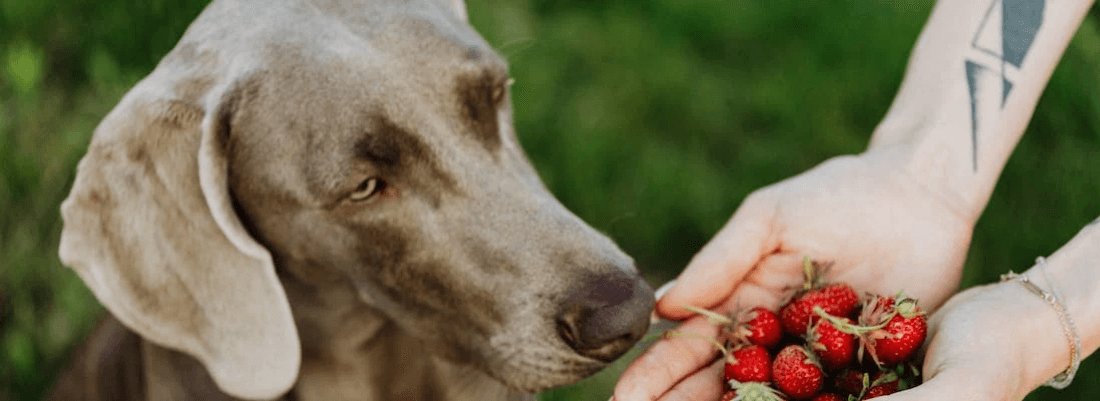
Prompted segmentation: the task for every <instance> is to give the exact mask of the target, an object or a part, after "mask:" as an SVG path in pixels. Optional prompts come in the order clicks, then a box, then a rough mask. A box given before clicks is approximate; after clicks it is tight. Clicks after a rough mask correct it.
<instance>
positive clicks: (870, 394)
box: [863, 383, 898, 400]
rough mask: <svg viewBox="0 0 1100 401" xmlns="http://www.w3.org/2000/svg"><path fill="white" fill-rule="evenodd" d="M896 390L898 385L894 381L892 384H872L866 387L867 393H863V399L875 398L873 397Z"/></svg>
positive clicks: (892, 392)
mask: <svg viewBox="0 0 1100 401" xmlns="http://www.w3.org/2000/svg"><path fill="white" fill-rule="evenodd" d="M897 391H898V387H897V384H896V383H895V384H894V385H893V386H890V385H886V384H881V385H878V386H872V387H871V388H869V389H867V394H864V395H863V399H864V400H869V399H872V398H875V397H882V396H884V395H890V394H894V393H896V392H897Z"/></svg>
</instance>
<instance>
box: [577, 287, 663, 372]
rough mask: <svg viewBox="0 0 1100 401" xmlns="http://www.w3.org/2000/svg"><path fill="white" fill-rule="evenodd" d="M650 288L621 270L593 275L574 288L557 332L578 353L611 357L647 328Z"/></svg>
mask: <svg viewBox="0 0 1100 401" xmlns="http://www.w3.org/2000/svg"><path fill="white" fill-rule="evenodd" d="M653 305H654V297H653V289H652V288H650V287H649V285H648V284H646V283H645V281H644V280H642V279H641V278H640V277H638V276H636V275H633V274H627V273H622V272H616V273H615V274H606V275H601V276H596V277H595V278H593V279H590V280H587V281H585V282H584V283H583V284H582V285H581V286H580V288H578V289H577V290H576V291H573V292H572V293H571V294H569V296H568V297H567V299H566V300H565V302H564V303H563V308H562V311H561V313H559V315H558V317H557V326H558V334H559V335H561V338H562V339H563V340H565V342H566V343H567V344H569V346H570V347H571V348H573V349H574V350H575V351H577V353H579V354H581V355H584V356H588V357H591V358H594V359H599V360H602V361H612V360H614V359H615V358H618V357H619V356H620V355H622V354H623V353H624V352H626V351H627V350H628V349H630V347H631V346H632V345H634V343H635V342H637V341H638V340H639V339H641V337H642V335H644V334H645V332H646V329H648V328H649V315H650V312H651V311H652V310H653Z"/></svg>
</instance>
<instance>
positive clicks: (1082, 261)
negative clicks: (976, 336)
mask: <svg viewBox="0 0 1100 401" xmlns="http://www.w3.org/2000/svg"><path fill="white" fill-rule="evenodd" d="M1094 228H1096V227H1094ZM1098 245H1100V229H1091V232H1090V228H1088V227H1086V229H1085V230H1082V232H1081V233H1080V234H1078V235H1077V237H1075V238H1074V239H1073V240H1072V241H1070V242H1069V243H1068V244H1066V245H1065V246H1064V247H1063V248H1062V249H1059V250H1058V251H1057V252H1055V253H1054V254H1052V255H1051V256H1050V258H1048V259H1047V261H1046V262H1045V263H1039V264H1037V265H1036V266H1034V267H1032V268H1031V269H1029V270H1028V271H1027V272H1026V274H1027V276H1028V277H1029V278H1030V279H1031V281H1032V282H1034V283H1035V284H1036V285H1037V286H1038V287H1040V288H1042V289H1043V290H1045V291H1046V292H1049V293H1052V294H1054V295H1055V296H1056V297H1057V299H1058V304H1059V305H1060V307H1061V308H1063V309H1064V310H1062V311H1059V310H1058V307H1055V306H1053V305H1049V304H1046V302H1043V303H1044V304H1046V305H1045V306H1046V307H1047V309H1048V311H1047V312H1045V313H1044V312H1040V311H1036V313H1038V315H1032V316H1036V317H1035V318H1034V319H1032V320H1033V323H1037V327H1032V331H1031V332H1032V333H1035V334H1036V335H1035V336H1033V337H1032V338H1035V339H1036V340H1035V341H1034V342H1033V343H1032V344H1030V345H1031V346H1034V347H1035V349H1036V351H1035V353H1034V356H1035V359H1034V361H1035V363H1033V364H1031V365H1030V366H1029V368H1030V369H1029V373H1028V375H1027V377H1026V379H1027V383H1028V384H1030V385H1031V387H1030V388H1031V389H1034V388H1036V387H1038V386H1040V385H1043V384H1047V383H1048V381H1050V380H1051V379H1052V378H1054V377H1055V376H1057V375H1059V374H1062V373H1065V372H1067V369H1068V368H1070V366H1071V364H1073V363H1074V359H1073V358H1074V355H1073V352H1074V350H1076V352H1077V358H1078V359H1077V362H1079V361H1080V360H1081V359H1084V358H1085V356H1087V355H1088V354H1090V353H1092V352H1093V351H1095V350H1096V348H1097V346H1098V345H1100V338H1098V336H1097V334H1100V332H1098V330H1100V322H1098V321H1097V319H1096V318H1095V317H1093V316H1092V311H1095V310H1096V308H1097V307H1100V297H1097V296H1096V288H1095V286H1096V283H1097V282H1098V279H1100V275H1098V274H1097V273H1096V271H1097V269H1096V268H1097V267H1098V264H1097V261H1098V260H1100V259H1098V258H1100V246H1098ZM1006 284H1008V283H1006ZM1031 298H1035V299H1038V300H1040V301H1041V300H1042V298H1040V297H1038V296H1035V295H1034V294H1032V295H1031ZM1060 314H1064V315H1065V317H1066V318H1067V320H1063V319H1062V316H1060ZM1051 315H1052V316H1054V317H1055V319H1057V320H1055V321H1054V322H1053V323H1052V322H1050V319H1049V316H1051ZM1024 316H1028V315H1024ZM1071 321H1072V322H1071ZM1075 341H1076V344H1074V342H1075ZM1040 356H1042V357H1041V358H1040Z"/></svg>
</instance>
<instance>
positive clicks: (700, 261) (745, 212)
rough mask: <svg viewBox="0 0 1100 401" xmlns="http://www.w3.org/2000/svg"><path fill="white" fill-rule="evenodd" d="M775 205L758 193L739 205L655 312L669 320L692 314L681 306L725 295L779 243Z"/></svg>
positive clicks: (717, 299)
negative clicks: (774, 222)
mask: <svg viewBox="0 0 1100 401" xmlns="http://www.w3.org/2000/svg"><path fill="white" fill-rule="evenodd" d="M774 215H775V206H774V204H773V203H771V202H768V201H761V198H760V195H757V194H753V195H749V197H748V198H745V201H744V202H743V203H742V204H741V207H740V208H738V209H737V212H735V213H734V214H733V217H732V218H730V220H729V222H727V223H726V225H725V226H724V227H722V229H721V230H720V231H718V234H717V235H715V236H714V238H713V239H711V240H710V242H709V243H707V245H706V246H704V247H703V249H702V250H700V251H699V253H697V254H696V255H695V257H694V258H692V260H691V263H688V266H687V268H685V269H684V272H683V273H681V274H680V277H679V278H677V280H676V284H675V285H674V286H673V287H672V288H671V289H670V290H669V291H668V293H667V294H666V295H665V296H664V297H661V299H660V300H658V302H657V312H658V313H659V314H661V315H663V316H665V317H667V318H670V319H683V318H686V317H688V316H691V315H693V314H694V313H693V312H691V311H689V310H687V309H684V306H686V305H690V306H696V307H701V308H710V307H713V306H715V305H717V304H718V303H719V302H721V301H722V300H724V299H726V298H728V297H729V296H730V294H731V293H732V292H733V289H734V287H736V286H737V283H739V282H740V281H741V279H742V278H744V277H745V275H746V274H748V272H749V270H751V269H752V267H753V266H755V265H756V263H757V262H759V261H760V258H761V257H762V256H763V255H765V254H768V253H770V252H771V251H772V250H774V249H775V248H776V247H777V246H778V241H777V239H776V238H773V237H774V236H773V235H772V233H773V232H774V229H773V220H774Z"/></svg>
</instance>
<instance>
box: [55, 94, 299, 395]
mask: <svg viewBox="0 0 1100 401" xmlns="http://www.w3.org/2000/svg"><path fill="white" fill-rule="evenodd" d="M146 81H150V79H147V80H146ZM146 84H149V82H145V83H143V85H139V86H138V87H137V88H135V89H134V90H133V91H131V93H129V94H128V95H127V96H126V97H125V98H124V99H123V100H122V102H121V103H120V104H119V105H118V106H117V107H116V108H115V109H114V110H113V111H112V112H111V113H110V115H108V116H107V118H106V119H104V121H103V122H102V123H101V124H100V125H99V127H98V128H97V129H96V133H95V136H94V138H93V140H92V143H91V145H90V146H89V149H88V152H87V154H86V155H85V156H84V158H83V160H81V161H80V165H79V167H78V171H77V175H76V179H75V182H74V184H73V188H72V192H71V193H70V194H69V197H68V198H67V199H66V200H65V202H64V203H63V204H62V206H61V212H62V215H63V217H64V229H63V230H62V233H61V245H60V256H61V260H62V262H64V263H65V264H66V265H68V266H70V267H72V268H73V269H74V270H75V271H76V272H77V274H79V275H80V277H81V279H83V280H84V282H85V283H86V284H87V285H88V287H90V288H91V290H92V292H93V293H95V296H96V297H97V298H98V299H99V300H100V302H102V303H103V304H104V305H105V306H106V307H107V309H109V310H110V311H111V312H112V313H113V314H114V315H115V316H116V317H117V318H118V319H119V320H120V321H122V322H123V323H124V324H125V325H126V326H127V327H129V328H130V329H132V330H134V331H136V332H137V333H139V334H140V335H141V336H142V337H144V338H145V339H147V340H149V341H152V342H153V343H156V344H159V345H161V346H164V347H168V348H171V349H176V350H180V351H183V352H185V353H187V354H190V355H192V356H194V357H196V358H197V359H199V361H201V362H202V363H203V365H204V366H205V367H206V369H207V371H208V372H209V373H210V375H211V376H212V377H213V379H214V381H215V382H216V383H217V384H218V386H219V387H220V388H221V389H222V390H223V391H225V392H226V393H228V394H230V395H233V396H236V397H241V398H274V397H277V396H278V395H280V394H282V393H284V392H285V391H286V390H288V389H289V388H290V387H291V386H292V385H293V383H294V382H295V381H296V380H297V375H298V368H299V364H300V358H301V356H300V350H299V348H300V345H299V342H298V333H297V331H296V329H295V326H294V319H293V317H292V315H291V311H290V306H289V304H288V302H287V299H286V295H285V293H284V291H283V288H282V286H281V284H280V283H279V279H278V278H277V277H276V274H275V269H274V266H273V264H272V260H271V255H270V253H269V252H268V251H267V250H266V249H265V248H264V247H263V246H261V245H260V244H259V243H257V242H256V241H255V240H254V239H253V238H252V237H251V236H250V235H249V234H248V232H247V231H246V229H245V228H244V226H243V225H242V223H241V221H240V219H239V218H238V216H237V214H236V213H235V211H234V206H233V201H232V199H231V197H230V192H229V188H228V187H227V172H228V171H227V157H226V153H227V151H228V149H227V143H228V140H227V138H228V135H229V131H230V123H231V121H232V116H233V112H234V108H235V107H236V105H237V104H238V103H239V101H238V100H239V99H240V97H241V96H242V93H246V92H247V90H243V89H240V86H239V85H238V86H237V88H236V89H226V90H224V91H223V94H222V95H221V96H212V97H210V98H212V99H214V100H212V101H209V102H208V103H210V104H209V105H207V107H203V106H200V105H196V104H189V103H187V102H185V101H181V100H172V96H170V95H165V94H164V91H162V90H160V87H159V86H154V85H146Z"/></svg>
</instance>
